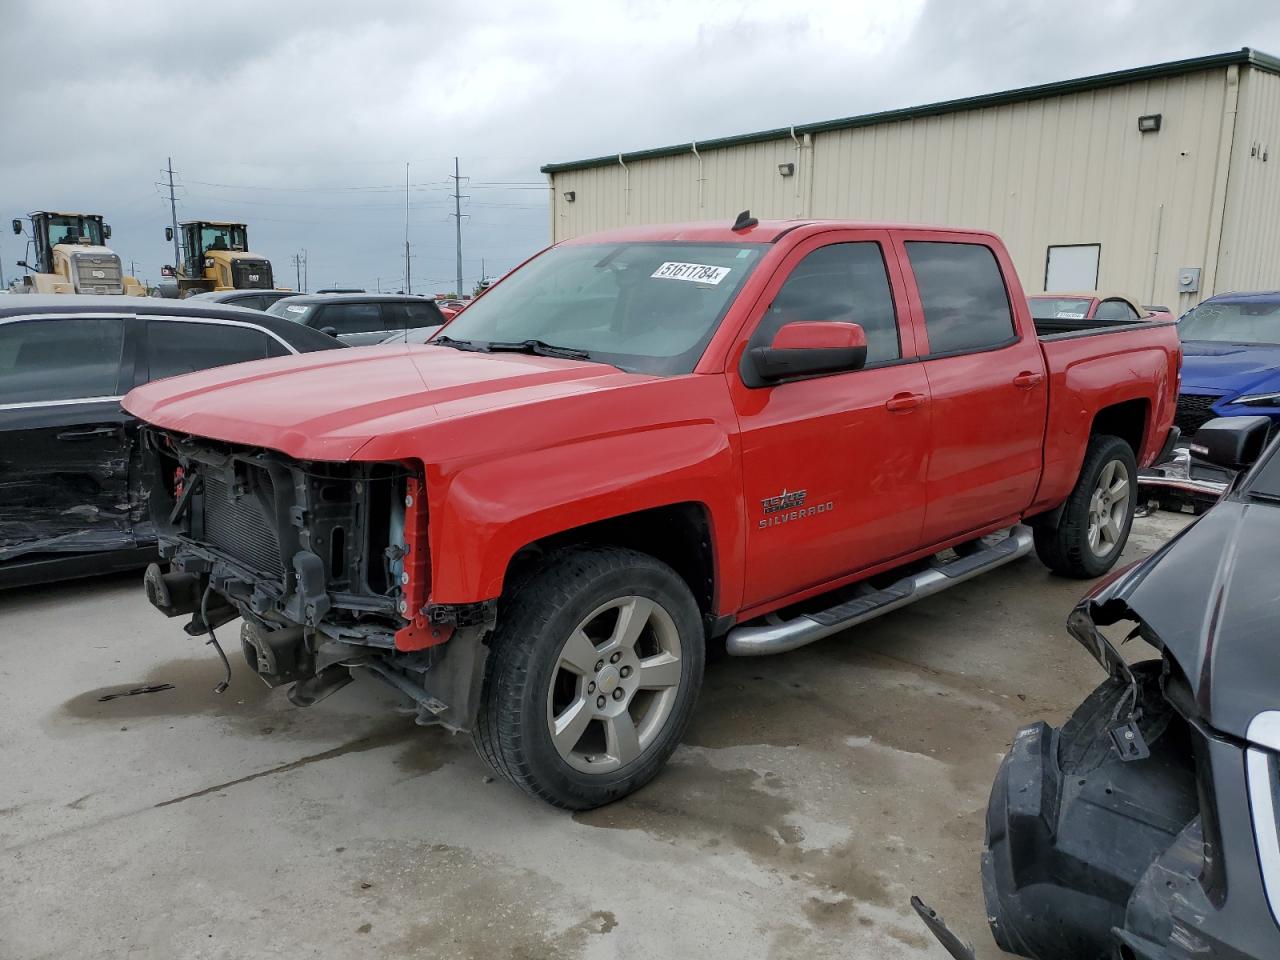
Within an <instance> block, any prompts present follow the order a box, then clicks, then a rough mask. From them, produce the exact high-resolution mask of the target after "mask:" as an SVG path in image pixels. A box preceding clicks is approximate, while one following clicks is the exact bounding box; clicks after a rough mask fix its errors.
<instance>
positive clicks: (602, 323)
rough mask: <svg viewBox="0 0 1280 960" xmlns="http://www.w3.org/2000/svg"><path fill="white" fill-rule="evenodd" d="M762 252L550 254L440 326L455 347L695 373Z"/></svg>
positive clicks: (574, 248)
mask: <svg viewBox="0 0 1280 960" xmlns="http://www.w3.org/2000/svg"><path fill="white" fill-rule="evenodd" d="M764 250H765V245H764V244H759V243H751V244H719V243H623V244H618V243H608V244H590V245H574V244H570V245H566V246H560V247H553V248H552V249H550V250H548V251H546V252H545V253H543V254H541V255H539V256H538V257H537V258H535V259H534V260H532V261H530V262H529V263H527V264H526V265H525V266H523V267H521V268H520V269H519V270H517V271H516V272H515V273H513V274H511V276H509V277H507V278H506V279H505V280H503V281H502V282H501V283H500V284H498V285H497V286H495V287H494V288H493V289H492V290H490V291H489V292H488V293H486V294H485V295H484V296H483V297H481V298H480V299H479V300H477V301H475V302H474V303H472V304H471V306H469V307H467V309H466V310H464V311H463V312H462V313H460V314H459V315H458V317H457V319H455V320H453V321H451V322H450V323H449V324H448V325H447V326H445V328H444V333H443V336H444V337H445V338H448V339H449V340H454V341H466V342H469V344H471V345H473V346H475V347H478V348H483V347H484V346H485V345H487V344H488V343H490V342H494V343H498V342H506V343H511V342H517V343H520V342H525V341H540V342H541V343H543V344H549V345H552V346H555V347H566V348H570V349H572V350H582V351H586V352H587V353H588V354H589V356H590V359H592V360H599V361H601V362H603V363H610V364H613V365H614V366H617V367H621V368H622V369H624V370H633V371H637V372H641V373H653V374H659V375H674V374H681V373H690V372H692V370H693V368H694V366H695V365H696V364H697V362H698V359H699V358H700V357H701V356H702V351H703V350H704V349H706V346H707V343H708V341H710V339H711V336H712V334H713V333H715V330H716V327H717V326H718V325H719V323H720V320H721V319H722V318H723V317H724V314H725V311H726V310H727V309H728V308H729V304H730V303H732V302H733V298H734V295H735V294H736V293H737V292H738V290H739V289H740V288H741V287H742V284H743V282H744V281H745V280H746V279H747V277H748V276H749V275H750V273H751V271H752V269H754V267H755V265H756V264H757V263H758V262H759V260H760V258H761V256H762V255H763V252H764Z"/></svg>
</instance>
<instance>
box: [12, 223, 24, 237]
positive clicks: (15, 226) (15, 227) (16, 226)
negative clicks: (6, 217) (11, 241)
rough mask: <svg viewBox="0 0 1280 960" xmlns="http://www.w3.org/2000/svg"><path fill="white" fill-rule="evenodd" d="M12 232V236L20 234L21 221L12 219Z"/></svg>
mask: <svg viewBox="0 0 1280 960" xmlns="http://www.w3.org/2000/svg"><path fill="white" fill-rule="evenodd" d="M13 233H14V236H21V234H22V221H21V220H14V221H13Z"/></svg>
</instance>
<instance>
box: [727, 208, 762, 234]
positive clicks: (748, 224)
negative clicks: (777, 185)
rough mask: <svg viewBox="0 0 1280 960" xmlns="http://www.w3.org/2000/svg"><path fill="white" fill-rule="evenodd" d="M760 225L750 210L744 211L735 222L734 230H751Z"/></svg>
mask: <svg viewBox="0 0 1280 960" xmlns="http://www.w3.org/2000/svg"><path fill="white" fill-rule="evenodd" d="M759 225H760V221H759V220H757V219H756V218H755V217H753V216H752V215H751V211H750V210H743V211H742V212H741V213H740V214H738V219H737V220H735V221H733V229H734V230H750V229H751V228H752V227H755V226H759Z"/></svg>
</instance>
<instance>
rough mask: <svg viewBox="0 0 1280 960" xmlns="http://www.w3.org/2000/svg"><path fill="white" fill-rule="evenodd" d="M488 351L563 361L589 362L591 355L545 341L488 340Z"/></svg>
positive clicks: (584, 351)
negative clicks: (561, 359) (554, 358)
mask: <svg viewBox="0 0 1280 960" xmlns="http://www.w3.org/2000/svg"><path fill="white" fill-rule="evenodd" d="M488 346H489V349H490V350H495V351H500V352H503V353H530V354H533V355H534V356H535V357H561V358H563V359H565V360H590V359H591V354H590V353H588V352H587V351H586V350H578V349H576V348H574V347H558V346H556V345H555V344H554V343H547V342H546V341H545V340H507V341H504V340H490V341H489V345H488Z"/></svg>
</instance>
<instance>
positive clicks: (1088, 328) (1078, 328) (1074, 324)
mask: <svg viewBox="0 0 1280 960" xmlns="http://www.w3.org/2000/svg"><path fill="white" fill-rule="evenodd" d="M1034 322H1035V325H1036V336H1037V337H1039V338H1040V339H1041V340H1065V339H1067V338H1068V337H1083V336H1090V335H1092V334H1095V333H1118V332H1119V331H1121V330H1142V329H1149V328H1151V327H1164V326H1176V324H1175V322H1174V321H1172V320H1096V319H1095V320H1063V319H1058V318H1055V319H1052V320H1035V321H1034Z"/></svg>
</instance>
